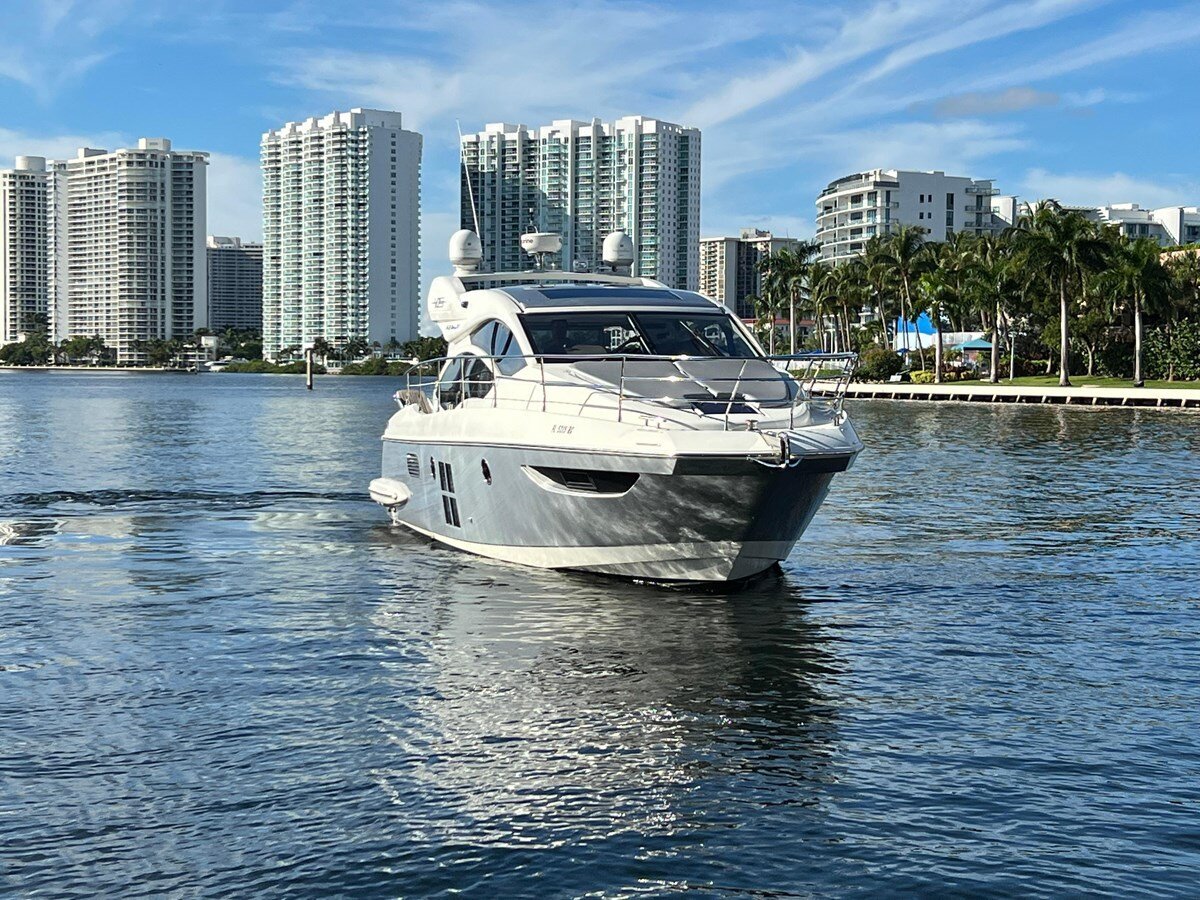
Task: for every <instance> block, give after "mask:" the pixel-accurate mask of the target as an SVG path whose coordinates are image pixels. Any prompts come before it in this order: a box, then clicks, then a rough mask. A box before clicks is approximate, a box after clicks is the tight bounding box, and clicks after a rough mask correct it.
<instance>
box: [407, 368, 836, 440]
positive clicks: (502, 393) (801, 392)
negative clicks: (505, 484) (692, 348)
mask: <svg viewBox="0 0 1200 900" xmlns="http://www.w3.org/2000/svg"><path fill="white" fill-rule="evenodd" d="M714 361H725V362H730V363H740V366H738V368H737V370H736V374H731V375H728V376H715V375H708V374H703V375H699V374H696V373H689V372H686V371H685V370H684V369H683V368H681V366H682V365H685V364H687V363H698V362H699V363H708V362H714ZM857 361H858V354H856V353H799V354H794V355H775V356H761V357H747V358H745V359H738V358H735V357H711V356H657V355H650V354H637V355H621V354H612V353H608V354H596V355H579V356H576V355H555V354H530V355H521V354H509V355H505V356H489V355H486V354H482V353H474V352H466V353H461V354H458V355H456V356H440V357H436V358H434V359H428V360H421V361H419V362H416V363H414V364H413V365H412V366H410V367H409V368H408V369H407V370H406V371H405V373H404V379H405V387H404V390H401V391H397V392H396V394H395V399H396V401H397V402H398V403H399V404H400V405H401V406H402V407H403V406H408V405H416V406H418V408H419V409H420V410H421V411H422V412H424V413H429V414H435V413H438V412H443V411H445V410H449V409H455V408H458V407H460V406H462V405H464V404H466V403H469V402H471V401H479V402H480V403H481V404H483V403H490V405H491V406H492V407H494V408H511V409H523V410H540V411H541V412H547V411H551V410H554V409H559V408H562V409H565V408H570V410H571V411H572V412H574V413H575V414H576V415H580V416H584V417H589V418H603V419H606V420H609V421H611V420H613V419H615V420H616V421H618V422H623V421H625V420H626V419H627V418H628V416H629V409H628V406H629V404H630V403H636V404H640V405H642V406H643V407H652V408H653V409H654V411H655V415H656V416H658V417H659V418H663V419H667V420H670V421H673V422H676V423H677V424H680V425H682V426H684V427H696V423H697V419H696V417H697V416H700V417H701V418H704V419H706V420H707V421H710V422H711V421H712V420H713V419H714V418H717V417H719V418H720V420H721V422H722V426H723V429H724V430H726V431H728V430H730V429H731V428H737V429H739V430H740V429H744V428H751V429H752V428H754V427H755V426H756V424H757V422H759V421H761V420H763V419H767V420H771V421H775V420H777V419H779V418H783V417H786V418H787V420H788V424H789V427H795V421H796V413H797V410H798V409H803V408H805V407H806V406H807V407H808V408H809V409H810V410H814V411H820V412H824V413H826V414H828V415H830V416H831V417H833V418H834V420H835V421H839V422H840V421H841V418H842V416H843V415H844V413H843V412H842V404H843V400H844V399H845V396H846V389H847V387H848V386H849V384H850V380H851V378H852V377H853V375H854V368H855V365H856V363H857ZM456 362H457V364H458V370H457V372H456V373H453V375H452V376H451V377H447V376H450V375H451V373H450V371H449V369H450V367H451V365H453V364H455V363H456ZM589 362H604V363H618V364H619V368H618V372H617V380H616V382H615V383H610V382H608V381H606V380H604V379H602V378H599V377H597V376H596V375H595V374H592V373H588V372H584V371H581V370H580V369H578V368H577V366H578V365H579V364H580V363H589ZM648 362H659V363H667V364H669V365H670V366H671V368H672V369H673V371H672V372H670V373H669V374H663V375H648V374H644V373H642V372H638V371H636V370H635V371H630V369H631V368H633V369H636V366H635V365H631V364H644V363H648ZM754 362H759V363H766V364H768V365H769V366H770V367H771V369H772V370H773V371H772V373H771V374H770V375H761V374H753V373H747V371H746V369H747V366H748V365H749V364H750V363H754ZM682 383H688V384H690V385H691V386H694V387H695V388H696V392H695V393H689V394H684V395H679V394H678V392H676V393H675V394H672V393H671V391H670V389H669V388H670V386H678V385H680V384H682ZM658 384H661V385H662V386H663V388H664V391H663V393H661V394H660V395H657V396H656V395H655V394H653V393H652V392H651V391H652V389H653V386H654V385H658ZM761 385H779V386H782V387H783V396H782V397H780V398H779V399H776V400H769V399H767V400H764V399H762V398H760V397H758V396H756V393H757V392H756V391H755V388H756V387H757V386H761ZM559 388H574V389H576V390H579V389H584V390H585V391H586V392H587V394H586V397H585V398H584V399H583V400H570V401H568V400H564V399H560V398H559V397H557V396H556V394H557V393H558V391H557V389H559ZM701 392H703V393H701ZM638 415H641V416H645V411H644V410H641V411H639V412H638Z"/></svg>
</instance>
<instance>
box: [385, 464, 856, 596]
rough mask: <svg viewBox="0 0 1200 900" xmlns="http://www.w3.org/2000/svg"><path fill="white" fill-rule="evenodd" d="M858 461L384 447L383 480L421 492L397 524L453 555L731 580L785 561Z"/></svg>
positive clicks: (399, 512) (397, 511) (396, 515)
mask: <svg viewBox="0 0 1200 900" xmlns="http://www.w3.org/2000/svg"><path fill="white" fill-rule="evenodd" d="M855 452H856V451H855ZM854 455H855V453H854V452H843V453H841V454H838V455H832V456H827V457H824V458H822V459H819V460H802V461H799V462H798V463H793V464H792V465H790V466H788V465H779V466H777V465H769V464H765V463H763V462H761V461H756V460H752V459H748V458H746V456H745V455H742V456H740V457H730V458H722V457H714V456H698V457H684V458H673V459H663V458H661V457H653V456H638V455H634V454H589V453H564V452H562V451H561V450H551V449H541V450H539V449H536V448H529V447H497V446H486V445H471V444H419V443H410V442H406V441H396V440H386V441H385V442H384V475H385V477H388V478H392V479H395V480H396V481H398V482H401V483H403V484H404V485H406V486H407V488H408V491H409V492H410V494H411V496H410V497H408V499H406V501H405V502H404V503H403V504H402V505H398V506H396V507H393V508H392V509H391V515H392V520H393V522H395V523H396V524H397V525H402V526H405V527H407V528H409V529H411V530H412V531H414V532H416V533H418V534H421V535H424V536H426V537H429V538H432V539H434V540H437V541H440V542H441V543H444V544H446V545H448V546H450V547H455V548H457V549H460V550H465V551H467V552H471V553H475V554H478V555H480V556H485V557H490V558H494V559H499V560H503V561H506V562H510V563H517V564H521V565H529V566H536V567H539V568H550V569H574V570H581V571H587V572H596V573H600V574H605V575H616V576H622V577H628V578H638V579H647V580H655V581H706V582H722V581H735V580H740V579H743V578H749V577H751V576H754V575H757V574H759V573H761V572H763V571H765V570H766V569H769V568H770V567H772V566H774V565H775V564H776V563H778V562H781V561H783V560H784V559H786V558H787V556H788V555H789V554H790V553H791V550H792V547H793V546H794V545H795V543H796V540H797V539H798V538H799V537H800V535H801V534H802V533H803V531H804V529H805V528H806V527H807V525H808V523H809V522H810V521H811V519H812V517H813V515H814V514H815V513H816V511H817V509H818V508H819V507H820V504H821V502H822V500H823V499H824V497H825V495H826V493H827V491H828V489H829V484H830V480H831V479H832V477H833V475H834V473H835V472H837V471H840V470H842V469H845V468H847V467H848V466H849V465H850V463H851V462H852V460H853V457H854Z"/></svg>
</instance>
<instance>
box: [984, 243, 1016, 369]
mask: <svg viewBox="0 0 1200 900" xmlns="http://www.w3.org/2000/svg"><path fill="white" fill-rule="evenodd" d="M975 248H976V253H977V254H978V259H979V267H978V269H977V276H978V283H979V286H980V288H981V291H980V295H979V301H980V302H979V304H978V306H979V308H980V310H982V309H983V308H984V306H985V305H986V306H988V307H991V311H992V312H993V322H992V325H993V328H992V359H991V373H990V374H989V376H988V380H989V381H990V382H991V383H992V384H998V383H999V382H1000V333H1001V325H1002V324H1003V325H1005V329H1004V330H1005V331H1011V329H1012V323H1011V321H1010V317H1009V316H1008V315H1007V311H1006V309H1005V301H1006V300H1007V299H1009V298H1010V297H1012V296H1013V294H1014V293H1016V291H1017V290H1018V266H1017V257H1016V254H1015V253H1014V251H1013V242H1012V240H1011V238H1010V237H1009V236H1008V235H1007V234H1002V235H1001V234H987V235H983V236H981V237H980V238H979V239H978V240H977V241H976V243H975ZM1011 352H1012V351H1011V350H1010V353H1011Z"/></svg>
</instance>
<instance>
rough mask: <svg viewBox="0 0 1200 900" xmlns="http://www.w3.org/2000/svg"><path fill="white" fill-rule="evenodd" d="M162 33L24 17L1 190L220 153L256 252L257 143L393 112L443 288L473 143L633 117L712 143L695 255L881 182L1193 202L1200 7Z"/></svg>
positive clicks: (112, 12) (448, 15) (510, 20)
mask: <svg viewBox="0 0 1200 900" xmlns="http://www.w3.org/2000/svg"><path fill="white" fill-rule="evenodd" d="M148 9H149V14H147V13H146V11H145V10H146V7H145V6H144V5H143V6H138V7H136V8H135V7H134V6H133V5H132V4H130V3H126V2H122V0H111V2H100V3H97V4H91V5H89V6H88V7H87V8H86V10H85V9H82V8H79V7H74V6H72V5H71V4H61V3H57V4H48V3H44V4H36V3H30V4H26V5H25V6H24V7H22V13H21V14H14V15H13V16H12V17H11V19H12V21H11V25H12V27H11V28H10V29H9V31H8V33H7V35H6V37H4V38H0V51H2V52H0V58H3V59H4V62H2V63H0V98H2V99H3V101H4V109H5V110H6V114H5V117H4V120H3V121H0V167H9V166H11V165H12V161H13V157H15V156H16V155H18V154H21V155H41V156H46V157H48V158H69V157H70V156H71V155H72V154H73V153H74V150H75V148H77V147H79V146H89V145H90V146H128V145H130V144H132V143H133V142H134V141H135V140H136V138H137V137H138V136H140V135H144V134H170V135H172V137H173V139H174V140H175V142H176V143H177V145H179V146H185V147H194V148H196V149H199V150H205V151H209V152H210V153H211V156H210V168H209V177H210V186H209V193H210V198H209V231H210V233H216V234H230V235H237V236H240V237H243V238H246V239H248V240H260V239H261V237H262V234H261V210H260V202H259V198H260V196H261V186H260V179H259V173H258V169H259V167H258V158H257V143H258V139H259V137H260V135H261V134H262V133H263V132H264V131H266V130H268V129H270V128H272V127H275V126H276V125H277V124H278V123H279V122H283V121H300V120H303V119H306V118H308V117H310V116H320V115H324V114H325V113H326V112H328V110H329V109H348V108H352V107H354V106H377V107H382V108H386V109H394V110H397V111H399V112H401V113H402V114H403V115H404V116H405V117H406V123H407V124H408V126H409V127H411V128H414V129H415V130H417V131H420V132H421V133H422V134H424V135H425V137H426V157H425V163H424V172H425V176H424V186H423V187H424V195H423V198H422V208H423V217H422V218H423V223H422V224H423V235H422V245H423V246H422V255H423V265H422V275H423V279H424V280H426V281H427V280H428V278H429V277H431V276H432V275H434V274H436V273H437V272H438V271H440V268H441V264H442V256H443V245H444V242H445V239H446V237H447V236H448V235H449V234H450V232H452V231H453V230H454V227H455V226H456V225H457V222H458V152H457V151H458V140H457V132H456V120H458V121H459V122H461V125H462V128H463V130H464V131H466V132H470V131H476V130H480V129H482V128H483V127H484V125H485V124H486V123H487V122H495V121H514V122H529V123H535V122H546V121H552V120H555V119H562V118H572V117H573V118H578V119H582V120H585V121H586V120H589V119H591V118H592V117H593V116H599V117H602V118H604V119H606V120H607V119H614V118H617V117H619V116H624V115H631V114H638V115H646V116H651V117H661V118H662V119H664V120H667V121H673V122H678V123H680V124H681V125H684V126H686V127H697V128H700V129H701V130H702V131H703V133H704V135H705V149H704V153H705V175H704V193H703V200H702V207H701V209H702V222H701V234H702V235H713V234H736V233H738V232H739V230H740V229H741V228H744V227H759V228H763V229H767V230H771V231H772V232H773V233H775V234H777V235H786V236H793V237H810V236H812V234H813V233H814V230H815V222H814V214H813V207H812V198H813V197H814V196H815V195H816V194H817V193H818V192H819V191H820V189H821V188H822V187H823V186H824V185H825V184H827V183H828V182H829V181H830V180H832V179H834V178H837V177H839V176H840V175H842V174H844V173H846V172H848V171H865V170H868V169H871V168H875V167H879V166H890V167H900V168H906V169H924V170H933V169H941V170H944V171H947V172H961V173H964V174H970V175H971V176H972V177H978V178H991V179H993V180H994V182H995V184H996V185H997V186H998V187H999V188H1000V189H1001V190H1002V191H1003V192H1004V193H1006V194H1007V193H1012V194H1018V195H1021V196H1023V197H1030V198H1035V197H1044V196H1054V197H1057V198H1059V199H1061V200H1063V201H1064V202H1066V203H1070V204H1094V205H1103V204H1112V203H1120V202H1136V203H1140V204H1141V205H1142V206H1144V207H1155V206H1163V205H1168V204H1184V205H1191V204H1194V203H1196V202H1197V200H1198V199H1200V174H1198V173H1197V172H1196V170H1195V167H1194V163H1193V161H1192V159H1191V158H1190V157H1189V156H1188V155H1187V154H1186V153H1185V152H1184V151H1182V150H1181V149H1180V148H1185V147H1189V146H1192V145H1194V143H1195V139H1196V137H1198V136H1200V125H1198V123H1197V117H1196V116H1195V115H1194V111H1195V106H1196V103H1197V101H1195V100H1194V99H1192V98H1190V97H1188V96H1186V95H1185V94H1184V92H1181V91H1180V90H1179V89H1178V87H1177V86H1178V85H1185V84H1187V79H1188V78H1189V77H1190V73H1191V68H1192V66H1191V65H1190V63H1191V60H1192V57H1193V56H1194V53H1195V49H1196V45H1197V43H1198V42H1200V4H1197V3H1194V2H1182V3H1173V4H1165V5H1160V6H1157V7H1156V8H1155V10H1154V11H1152V12H1149V13H1146V12H1143V11H1141V10H1134V9H1130V8H1129V7H1128V5H1123V4H1119V3H1113V2H1096V0H1041V2H1036V3H1032V4H1022V5H1021V6H1020V7H1016V6H1013V5H1011V4H999V3H992V2H983V0H980V2H968V3H962V2H958V3H943V2H940V0H919V2H911V3H905V4H904V5H903V6H902V7H901V6H897V5H895V4H892V3H883V2H875V3H870V2H866V3H855V4H848V5H842V6H838V7H836V8H832V7H829V6H828V5H825V6H820V5H816V4H808V5H806V4H800V5H797V7H796V9H795V11H794V12H795V14H794V15H792V16H786V17H781V16H779V15H778V9H777V7H775V6H770V5H763V6H753V5H752V6H749V7H747V8H745V9H744V10H739V11H738V13H737V14H733V13H731V12H729V11H728V10H727V8H726V7H725V6H723V5H718V4H706V5H702V6H689V7H688V8H687V9H680V8H678V7H676V6H674V5H672V4H649V5H642V6H638V7H634V6H630V5H624V4H606V5H603V6H596V7H572V8H563V7H558V6H553V5H542V4H525V5H524V6H522V7H521V9H511V8H508V7H506V8H505V9H504V10H497V9H493V8H490V7H486V6H483V5H474V4H470V3H467V4H458V5H455V6H454V7H452V8H447V9H444V10H428V9H425V8H421V7H414V8H411V9H408V8H406V9H404V10H401V11H399V12H398V11H396V10H395V9H394V8H392V7H385V6H379V7H376V6H372V5H370V4H361V3H360V4H353V3H352V4H349V5H348V6H347V5H344V6H342V7H339V9H338V10H337V11H336V13H334V12H325V11H323V10H322V9H321V8H318V7H312V6H307V5H305V4H295V3H292V4H274V5H270V4H269V5H266V6H260V7H259V8H258V11H255V12H243V11H240V10H237V9H236V8H235V7H233V6H232V5H224V4H220V3H218V4H215V5H212V6H211V7H209V8H206V10H205V11H204V13H202V14H196V13H188V12H181V11H177V10H174V9H173V8H172V7H170V6H167V5H165V4H163V5H156V4H153V3H151V4H150V5H149V7H148ZM531 17H533V18H536V19H537V20H538V21H539V22H540V23H541V26H542V28H543V29H544V31H545V32H546V34H548V35H549V36H550V37H549V42H548V44H547V46H548V48H549V50H550V52H548V53H546V54H544V56H543V58H541V59H540V60H539V68H537V69H534V70H531V69H530V68H529V67H526V66H509V67H507V68H505V67H503V66H501V65H500V63H502V62H503V60H504V59H505V58H507V57H509V56H511V54H512V53H513V51H512V49H511V47H512V46H518V44H516V43H514V42H515V40H516V35H515V30H516V29H517V28H518V25H519V23H520V22H522V21H527V20H529V19H530V18H531ZM600 18H603V19H607V20H610V21H612V22H619V23H620V25H621V27H620V28H612V29H603V28H596V27H595V24H596V21H597V19H600ZM667 34H669V35H670V36H671V38H672V42H671V43H670V44H665V43H664V42H663V36H664V35H667ZM151 70H153V71H154V72H155V73H156V75H155V77H154V78H153V79H147V78H146V77H145V74H146V72H147V71H151ZM196 71H203V72H204V73H205V75H206V77H205V78H196V77H194V73H195V72H196ZM731 72H732V73H734V74H732V75H730V74H729V73H731Z"/></svg>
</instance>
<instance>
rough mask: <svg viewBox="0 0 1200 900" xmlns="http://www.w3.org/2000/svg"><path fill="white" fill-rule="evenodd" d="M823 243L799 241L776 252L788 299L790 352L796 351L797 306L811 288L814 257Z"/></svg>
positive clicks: (777, 263)
mask: <svg viewBox="0 0 1200 900" xmlns="http://www.w3.org/2000/svg"><path fill="white" fill-rule="evenodd" d="M820 252H821V245H820V244H818V243H817V242H816V241H797V242H796V243H795V244H794V245H792V246H791V247H782V248H780V249H779V250H778V251H776V253H775V257H776V261H777V262H776V265H777V266H778V267H779V269H780V270H781V272H782V274H781V278H782V282H783V285H782V287H783V290H784V291H785V292H786V293H787V300H788V334H789V349H788V352H789V353H791V354H793V355H795V353H796V308H797V306H798V305H799V303H800V302H801V300H802V299H803V297H804V294H805V293H806V292H808V291H809V290H810V289H811V274H812V269H813V266H814V264H815V263H814V259H815V258H816V257H817V256H818V255H819V254H820Z"/></svg>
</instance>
